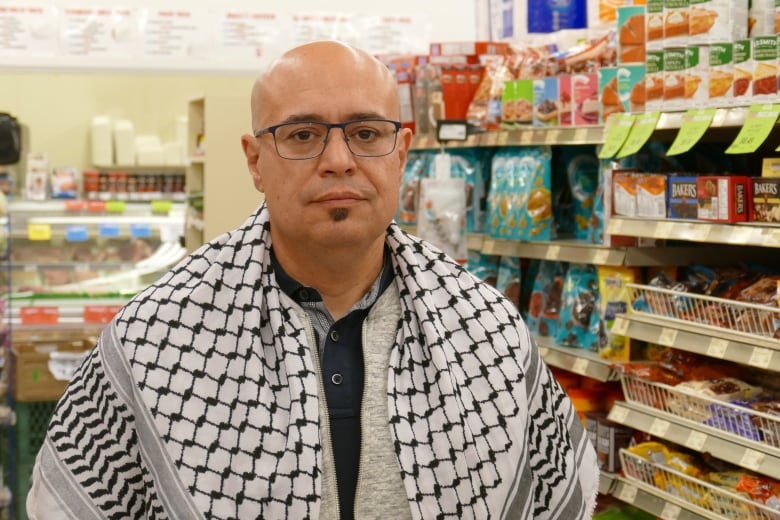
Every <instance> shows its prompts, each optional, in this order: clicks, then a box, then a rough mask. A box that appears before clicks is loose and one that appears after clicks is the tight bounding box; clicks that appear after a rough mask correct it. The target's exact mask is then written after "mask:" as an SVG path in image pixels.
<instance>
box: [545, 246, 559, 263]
mask: <svg viewBox="0 0 780 520" xmlns="http://www.w3.org/2000/svg"><path fill="white" fill-rule="evenodd" d="M560 256H561V246H556V245H552V246H549V247H548V248H547V251H545V253H544V258H545V259H546V260H558V258H559V257H560Z"/></svg>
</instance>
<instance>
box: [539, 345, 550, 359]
mask: <svg viewBox="0 0 780 520" xmlns="http://www.w3.org/2000/svg"><path fill="white" fill-rule="evenodd" d="M549 354H550V349H549V348H547V347H539V355H540V356H542V357H543V358H546V357H547V356H548V355H549Z"/></svg>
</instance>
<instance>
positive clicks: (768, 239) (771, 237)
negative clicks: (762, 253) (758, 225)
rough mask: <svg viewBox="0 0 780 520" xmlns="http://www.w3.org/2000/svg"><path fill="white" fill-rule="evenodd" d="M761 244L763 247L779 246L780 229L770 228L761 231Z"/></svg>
mask: <svg viewBox="0 0 780 520" xmlns="http://www.w3.org/2000/svg"><path fill="white" fill-rule="evenodd" d="M762 235H763V237H762V239H761V245H762V246H764V247H780V231H778V230H775V229H772V230H767V231H766V232H762Z"/></svg>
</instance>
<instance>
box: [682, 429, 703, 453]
mask: <svg viewBox="0 0 780 520" xmlns="http://www.w3.org/2000/svg"><path fill="white" fill-rule="evenodd" d="M706 442H707V434H706V433H702V432H698V431H696V430H691V433H690V434H689V435H688V439H687V440H686V441H685V446H687V447H688V448H690V449H692V450H696V451H701V450H702V448H704V444H706Z"/></svg>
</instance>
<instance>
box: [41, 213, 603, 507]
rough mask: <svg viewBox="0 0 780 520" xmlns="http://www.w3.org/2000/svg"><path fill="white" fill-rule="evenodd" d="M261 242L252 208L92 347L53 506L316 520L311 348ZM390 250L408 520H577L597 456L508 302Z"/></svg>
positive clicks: (458, 270)
mask: <svg viewBox="0 0 780 520" xmlns="http://www.w3.org/2000/svg"><path fill="white" fill-rule="evenodd" d="M269 229H270V223H269V216H268V211H267V209H266V208H265V205H263V206H261V207H260V208H259V209H258V211H257V212H256V213H255V214H254V215H253V216H252V217H250V218H249V219H248V220H247V221H246V222H245V223H244V225H243V226H242V227H240V228H239V229H237V230H236V231H234V232H231V233H228V234H225V235H222V236H221V237H219V238H217V239H216V240H214V241H213V242H211V243H210V244H207V245H206V246H204V247H202V248H200V249H199V250H198V251H196V252H195V253H193V254H192V255H191V256H189V257H188V258H187V259H185V260H184V261H183V262H182V263H181V264H180V265H178V266H177V267H176V268H174V269H173V270H172V271H171V272H170V273H168V274H166V275H165V276H163V277H162V278H161V279H160V280H159V281H158V282H156V283H155V284H154V285H153V286H151V287H149V288H148V289H146V290H144V291H143V292H142V293H140V294H139V295H138V296H137V297H136V298H134V299H133V301H131V302H130V303H129V304H128V305H127V306H126V307H125V308H124V309H123V310H122V311H120V313H119V314H118V315H117V317H116V319H115V321H114V322H113V323H112V324H111V325H110V326H109V327H107V328H106V330H105V331H104V332H103V334H102V335H101V339H100V341H99V344H98V348H96V349H95V350H94V351H93V352H92V353H91V355H90V357H89V358H88V359H87V360H86V361H85V363H84V364H83V366H82V367H81V369H80V371H79V372H78V374H77V375H76V376H75V378H74V379H73V380H72V382H71V384H70V385H69V387H68V390H67V391H66V393H65V395H64V396H63V398H62V400H61V401H60V403H59V404H58V407H57V410H56V411H55V416H54V418H53V420H52V423H51V426H50V430H49V435H48V437H47V440H46V442H45V444H44V447H43V449H42V452H41V455H40V457H39V466H40V468H41V472H42V474H43V475H44V476H45V477H46V480H47V485H48V486H49V487H50V488H52V489H54V490H55V494H57V495H60V499H59V500H61V501H62V507H63V509H67V510H68V511H69V512H70V513H71V514H72V515H74V516H75V517H77V518H80V519H88V518H108V517H111V518H160V519H163V518H203V517H206V518H241V519H246V518H261V517H262V518H317V517H318V515H319V506H320V492H321V483H322V474H323V469H322V467H321V460H322V453H321V450H322V448H321V437H320V428H319V420H320V417H319V403H318V400H319V399H320V398H321V396H320V395H319V386H318V380H317V375H316V372H315V366H314V363H313V358H312V354H311V351H310V349H311V348H314V346H313V345H309V344H308V341H307V335H306V329H305V327H304V326H303V325H302V324H301V323H299V321H298V319H297V318H295V317H294V312H293V310H292V309H291V308H290V307H289V306H288V304H287V303H285V302H286V300H285V299H284V298H283V297H282V292H281V290H280V288H279V286H278V285H277V283H276V280H275V276H274V273H273V270H272V268H271V263H270V259H269V257H270V254H269V251H270V246H271V244H270V232H269ZM387 244H388V246H389V248H390V250H391V252H392V259H393V268H394V269H395V283H396V284H397V285H398V287H399V292H400V300H401V320H400V323H399V327H398V331H397V334H396V341H395V346H394V348H393V351H392V353H391V357H390V367H389V368H388V372H387V374H388V385H387V399H388V406H389V412H390V417H389V418H388V427H389V428H390V429H391V431H392V438H393V439H394V441H395V446H394V448H395V452H396V456H397V460H398V467H399V470H400V472H401V477H402V480H403V483H404V487H405V490H406V494H407V497H408V500H409V506H410V511H411V516H412V517H413V518H505V517H508V516H510V515H511V516H512V517H513V518H528V519H531V518H534V519H541V518H566V519H567V520H568V519H575V518H587V517H589V516H590V514H591V513H592V508H593V505H594V501H595V494H596V488H597V478H598V475H597V470H596V468H595V458H594V456H593V449H592V447H591V446H590V445H589V441H588V440H587V437H586V435H585V434H584V432H583V429H582V427H581V424H580V423H579V419H578V417H577V415H576V414H575V412H574V410H573V408H572V407H571V403H570V402H569V400H568V399H567V398H566V397H565V394H564V393H563V392H562V390H561V389H560V387H559V386H558V385H557V384H556V383H555V381H554V380H553V379H552V377H551V376H550V373H549V371H547V370H546V368H545V367H544V365H543V363H541V362H540V358H539V357H538V356H539V354H538V351H537V350H536V349H535V348H533V346H532V343H531V340H530V337H529V336H528V332H527V329H526V328H525V326H524V325H523V323H522V321H521V319H520V317H519V315H518V313H517V311H516V309H515V308H514V306H513V305H512V304H511V303H509V302H508V301H507V300H506V299H504V298H503V297H502V296H501V295H500V294H499V293H498V292H497V291H495V290H494V289H493V288H491V287H489V286H487V285H485V284H482V283H480V282H478V281H477V280H476V279H475V278H474V277H472V276H471V275H470V274H468V273H467V272H466V271H465V270H464V269H463V268H462V267H461V266H459V265H457V264H455V263H454V262H452V261H451V260H449V259H448V258H447V257H446V256H444V255H443V254H442V253H441V252H439V251H437V250H435V249H434V248H432V247H430V246H429V245H426V244H425V243H423V242H421V241H419V240H418V239H416V238H414V237H412V236H409V235H407V234H406V233H404V232H403V231H402V230H400V229H399V228H398V227H397V226H396V225H395V224H392V225H391V226H390V227H389V228H388V232H387ZM530 367H534V368H533V369H531V368H530ZM510 509H511V511H512V512H511V514H510Z"/></svg>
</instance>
